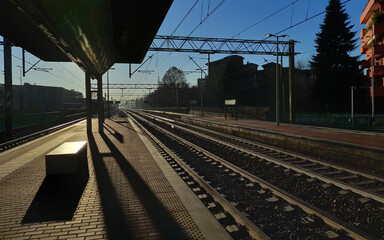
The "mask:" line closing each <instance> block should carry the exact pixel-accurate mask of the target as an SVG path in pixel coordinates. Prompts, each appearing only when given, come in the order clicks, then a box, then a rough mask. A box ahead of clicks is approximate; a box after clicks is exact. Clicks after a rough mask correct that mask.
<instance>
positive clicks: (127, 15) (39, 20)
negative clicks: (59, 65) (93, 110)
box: [0, 0, 173, 76]
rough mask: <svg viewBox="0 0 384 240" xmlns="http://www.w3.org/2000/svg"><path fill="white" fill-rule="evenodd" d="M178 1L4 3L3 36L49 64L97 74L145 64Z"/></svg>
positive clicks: (1, 5) (0, 9)
mask: <svg viewBox="0 0 384 240" xmlns="http://www.w3.org/2000/svg"><path fill="white" fill-rule="evenodd" d="M172 1H173V0H162V1H157V0H130V1H125V0H57V1H50V0H36V1H18V0H14V1H10V0H2V1H0V35H2V36H4V37H6V38H7V39H9V40H10V41H12V42H13V43H14V44H16V45H18V46H21V47H23V48H24V49H25V50H27V51H28V52H30V53H32V54H34V55H35V56H37V57H39V58H40V59H42V60H44V61H58V62H62V61H73V62H75V63H77V64H78V65H79V66H80V67H81V68H82V69H83V70H84V71H88V72H90V73H91V74H92V75H93V76H95V75H96V74H103V73H104V72H106V71H107V70H108V69H109V68H110V67H111V66H112V65H113V64H114V63H140V62H142V60H143V58H144V57H145V54H146V53H147V51H148V49H149V47H150V44H151V43H152V41H153V38H154V36H155V34H156V33H157V31H158V29H159V27H160V25H161V23H162V22H163V20H164V18H165V15H166V13H167V12H168V10H169V8H170V6H171V4H172Z"/></svg>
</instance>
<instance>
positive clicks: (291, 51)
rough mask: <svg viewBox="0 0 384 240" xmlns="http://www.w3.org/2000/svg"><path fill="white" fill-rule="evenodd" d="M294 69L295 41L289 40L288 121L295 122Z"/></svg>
mask: <svg viewBox="0 0 384 240" xmlns="http://www.w3.org/2000/svg"><path fill="white" fill-rule="evenodd" d="M294 71H295V41H293V40H290V41H289V123H295V101H294V99H295V98H294V93H295V89H294V86H295V83H294Z"/></svg>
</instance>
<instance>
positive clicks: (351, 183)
mask: <svg viewBox="0 0 384 240" xmlns="http://www.w3.org/2000/svg"><path fill="white" fill-rule="evenodd" d="M145 116H147V117H154V116H153V115H147V114H145ZM160 120H161V121H165V122H168V123H169V124H171V125H174V126H178V127H180V128H181V129H183V130H184V131H188V132H191V133H194V132H198V133H200V136H202V137H204V138H207V139H218V140H220V141H221V142H222V143H225V144H228V146H230V147H233V148H237V149H239V150H242V151H245V152H249V153H252V154H255V155H257V156H258V157H261V158H266V159H268V160H270V161H272V162H274V163H276V164H278V165H282V166H285V167H288V168H291V169H294V170H296V171H297V172H301V173H305V174H307V175H308V176H315V177H316V178H318V179H321V180H322V181H324V182H327V183H332V184H336V186H339V187H341V188H345V189H346V190H351V191H354V192H356V193H359V194H362V195H364V196H365V197H369V198H372V199H375V200H377V201H379V202H382V203H384V178H383V177H382V176H378V175H373V174H371V173H367V172H362V171H356V170H353V169H350V168H346V167H342V166H337V165H335V164H332V163H329V162H325V161H322V160H319V159H316V158H310V157H307V156H303V155H300V154H295V153H292V152H288V151H284V150H282V149H278V148H275V147H271V146H267V145H265V144H261V143H256V142H254V141H250V140H246V139H243V138H239V137H235V136H231V135H229V134H225V133H220V132H217V131H213V130H208V129H204V128H201V127H198V126H191V125H188V124H185V123H182V122H176V121H173V120H169V119H166V118H163V117H162V118H160Z"/></svg>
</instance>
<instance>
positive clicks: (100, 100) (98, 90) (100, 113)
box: [96, 74, 104, 133]
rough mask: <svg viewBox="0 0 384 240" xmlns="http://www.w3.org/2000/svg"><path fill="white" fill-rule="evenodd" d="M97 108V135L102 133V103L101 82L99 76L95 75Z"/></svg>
mask: <svg viewBox="0 0 384 240" xmlns="http://www.w3.org/2000/svg"><path fill="white" fill-rule="evenodd" d="M96 79H97V108H98V120H99V133H103V123H104V103H103V82H102V77H101V74H97V77H96Z"/></svg>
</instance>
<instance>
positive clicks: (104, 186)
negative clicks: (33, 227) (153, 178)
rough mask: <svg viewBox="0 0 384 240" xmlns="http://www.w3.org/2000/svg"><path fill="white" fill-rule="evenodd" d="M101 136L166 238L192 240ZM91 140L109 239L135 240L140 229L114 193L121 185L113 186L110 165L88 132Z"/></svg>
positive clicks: (123, 159)
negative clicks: (135, 232)
mask: <svg viewBox="0 0 384 240" xmlns="http://www.w3.org/2000/svg"><path fill="white" fill-rule="evenodd" d="M101 137H102V139H103V140H104V142H105V144H106V145H107V146H108V148H109V149H110V150H111V153H112V157H113V158H114V160H115V161H116V163H117V164H118V166H119V167H120V170H121V172H122V174H124V176H125V177H126V179H127V180H128V181H129V183H130V184H131V185H132V187H133V189H134V191H135V193H136V194H137V196H138V197H139V198H140V200H141V201H142V202H143V204H144V207H145V208H146V209H147V212H148V213H149V215H150V218H151V219H152V221H153V222H154V224H155V226H156V227H157V229H158V230H159V231H160V232H161V233H162V238H164V239H189V238H188V236H187V235H185V233H184V232H183V230H182V229H181V228H180V227H179V226H178V224H177V223H176V222H175V220H174V219H173V218H172V216H170V214H169V213H168V212H167V210H166V209H165V208H164V206H163V205H162V204H161V203H160V202H159V200H158V199H157V198H156V196H155V195H154V194H153V192H152V191H151V189H149V187H148V186H147V184H146V183H145V182H144V181H143V179H142V178H141V177H140V175H139V174H138V173H137V172H136V171H135V169H134V168H133V167H132V166H131V165H130V164H129V162H128V160H127V159H126V158H125V157H124V156H123V154H122V153H121V152H120V150H119V149H118V148H117V147H116V146H115V145H114V144H113V142H112V141H111V140H110V139H109V138H108V136H107V135H105V134H104V133H102V134H101ZM88 141H89V146H90V150H91V155H92V160H93V165H94V168H95V173H96V180H97V184H98V187H99V191H100V197H101V202H102V206H103V211H104V218H105V223H106V226H107V232H108V236H109V238H110V239H135V238H136V236H135V235H134V234H133V233H132V230H131V229H134V228H135V227H137V223H136V222H134V221H133V220H129V217H127V216H126V217H125V216H124V212H123V210H122V206H121V203H120V202H119V199H118V197H117V193H116V192H115V190H114V189H116V187H118V186H114V185H113V182H112V180H111V178H110V176H109V174H108V170H107V166H106V165H105V164H104V162H103V159H102V156H101V154H100V152H99V150H98V148H97V145H96V141H95V138H94V136H93V134H92V133H88Z"/></svg>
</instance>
